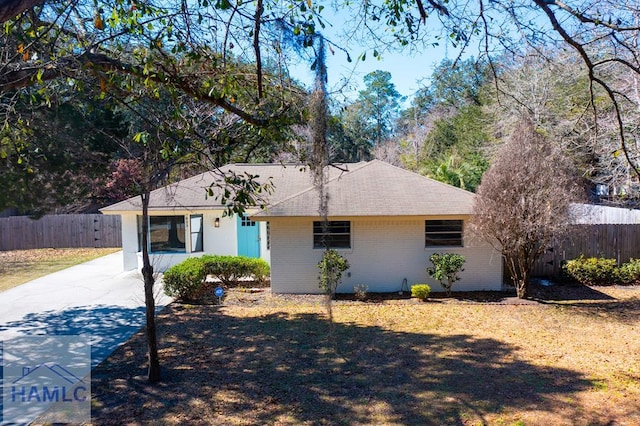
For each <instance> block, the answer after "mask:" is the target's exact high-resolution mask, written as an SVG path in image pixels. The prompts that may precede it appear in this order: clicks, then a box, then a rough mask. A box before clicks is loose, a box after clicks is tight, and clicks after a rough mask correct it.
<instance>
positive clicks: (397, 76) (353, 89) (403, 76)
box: [292, 12, 458, 100]
mask: <svg viewBox="0 0 640 426" xmlns="http://www.w3.org/2000/svg"><path fill="white" fill-rule="evenodd" d="M323 15H325V17H326V18H327V22H330V23H331V26H329V25H328V26H327V27H326V28H325V29H324V30H322V32H323V33H324V34H325V35H326V36H327V37H328V38H329V39H331V40H332V41H334V42H337V43H342V42H341V41H340V40H341V37H340V36H339V32H340V31H343V30H344V28H345V25H349V24H348V23H346V24H345V19H347V20H348V19H349V17H348V16H345V14H344V13H341V12H339V13H337V14H331V13H324V12H323ZM345 48H347V46H345ZM334 50H335V53H334V54H331V52H329V51H328V50H327V71H328V79H329V84H328V89H329V90H330V91H331V92H333V93H334V95H336V92H337V91H339V90H341V93H343V94H344V95H345V96H347V97H348V98H350V99H355V97H357V94H358V91H359V90H362V89H363V88H364V84H363V81H362V80H363V78H364V76H365V75H367V74H368V73H370V72H372V71H376V70H382V71H388V72H389V73H391V77H392V82H393V83H394V85H395V87H396V90H397V91H398V92H399V93H400V94H401V95H403V96H406V97H407V98H408V100H409V99H410V98H411V96H412V95H413V94H414V93H415V92H416V90H418V89H419V88H420V87H422V86H424V85H425V84H426V82H427V80H428V78H429V77H430V76H431V74H432V72H433V68H434V66H435V65H437V64H438V63H440V62H441V61H442V60H443V59H445V58H447V57H448V58H450V59H455V58H456V56H457V54H458V50H457V49H454V48H452V47H447V46H445V45H443V44H441V45H439V46H435V47H431V46H428V47H424V48H422V49H420V50H419V51H418V52H409V50H408V49H407V50H405V51H392V52H389V51H388V52H382V55H381V58H380V59H378V58H375V57H374V56H373V54H372V53H373V48H372V47H371V46H367V45H362V44H357V43H355V44H354V43H352V44H351V45H350V46H348V51H349V54H350V56H351V58H352V59H353V62H348V61H347V55H346V53H345V52H343V51H340V50H337V49H334ZM363 52H366V53H367V59H366V60H365V61H358V60H357V58H358V57H359V56H360V55H361V54H362V53H363ZM310 66H311V63H299V64H298V65H296V66H295V67H293V68H292V73H293V74H294V75H295V76H296V77H297V78H298V79H300V80H301V81H302V82H303V83H305V84H307V85H309V86H310V87H311V85H312V82H313V71H311V69H310ZM345 80H348V85H347V86H345V85H344V82H345ZM420 81H422V84H420ZM337 98H338V99H340V96H337Z"/></svg>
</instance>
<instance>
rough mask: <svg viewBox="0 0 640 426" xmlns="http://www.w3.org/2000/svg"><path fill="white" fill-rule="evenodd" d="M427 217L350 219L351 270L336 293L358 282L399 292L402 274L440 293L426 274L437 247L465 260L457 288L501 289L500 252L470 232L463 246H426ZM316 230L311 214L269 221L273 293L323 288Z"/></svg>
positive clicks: (372, 288) (375, 289)
mask: <svg viewBox="0 0 640 426" xmlns="http://www.w3.org/2000/svg"><path fill="white" fill-rule="evenodd" d="M348 219H349V218H335V220H348ZM425 219H426V218H424V217H422V218H393V217H388V218H351V238H352V244H351V249H348V250H340V253H341V254H342V255H343V256H344V257H346V258H347V259H348V260H349V263H350V264H351V268H350V269H349V270H348V271H347V273H345V275H344V276H343V281H342V284H341V285H340V286H339V287H338V292H352V291H353V287H354V286H355V285H358V284H364V285H366V286H367V287H368V291H369V292H390V291H399V290H400V289H401V286H402V281H403V279H404V278H406V279H407V282H408V285H409V287H410V286H411V285H412V284H417V283H427V284H429V285H430V286H431V288H432V290H433V291H442V288H441V286H440V284H439V283H437V282H436V281H434V280H432V279H431V278H430V277H429V276H428V274H427V272H426V268H427V266H430V265H431V263H430V262H429V256H430V255H431V254H432V253H434V252H436V251H439V252H450V253H459V254H461V255H463V256H465V258H466V259H467V261H466V263H465V270H464V271H463V272H462V273H461V274H460V276H461V280H460V281H458V282H457V283H456V284H454V290H457V291H470V290H501V289H502V260H501V257H500V254H499V253H498V252H496V251H494V250H493V249H492V248H491V246H489V245H487V244H485V243H483V242H482V241H479V240H477V239H475V240H474V239H473V238H472V237H471V236H470V235H468V232H467V231H466V230H465V247H462V248H459V247H452V248H439V249H436V250H433V249H425V247H424V238H425V237H424V221H425ZM430 219H443V218H435V217H434V218H430ZM446 219H461V218H460V217H456V218H450V217H447V218H446ZM312 229H313V219H312V218H300V219H295V218H287V219H284V220H283V219H271V286H272V290H273V291H274V292H275V293H318V292H319V289H318V284H317V282H318V278H317V277H318V268H317V264H318V262H319V261H320V259H321V257H322V250H317V249H313V231H312ZM349 275H350V276H349Z"/></svg>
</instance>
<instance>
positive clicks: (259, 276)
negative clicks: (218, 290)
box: [201, 255, 270, 287]
mask: <svg viewBox="0 0 640 426" xmlns="http://www.w3.org/2000/svg"><path fill="white" fill-rule="evenodd" d="M201 259H202V263H203V265H204V271H205V273H206V275H211V276H213V277H214V278H217V279H219V280H220V281H221V282H222V284H223V285H224V286H226V287H237V285H238V282H239V280H240V278H243V277H251V278H253V279H254V280H255V281H256V282H259V283H264V282H265V281H266V279H267V277H268V276H269V273H270V268H269V264H268V263H267V262H266V261H264V260H263V259H258V258H253V257H245V256H219V255H205V256H202V257H201Z"/></svg>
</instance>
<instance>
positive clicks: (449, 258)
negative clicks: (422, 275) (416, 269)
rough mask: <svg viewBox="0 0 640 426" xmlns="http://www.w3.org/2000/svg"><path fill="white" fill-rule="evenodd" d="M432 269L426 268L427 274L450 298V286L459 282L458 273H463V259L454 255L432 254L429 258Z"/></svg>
mask: <svg viewBox="0 0 640 426" xmlns="http://www.w3.org/2000/svg"><path fill="white" fill-rule="evenodd" d="M429 260H430V261H431V263H433V267H429V268H427V273H428V274H429V275H431V276H432V277H433V278H435V279H436V280H438V281H440V285H441V286H442V287H443V288H444V289H445V290H446V291H447V294H448V295H449V296H451V286H452V285H453V283H454V282H456V281H458V280H460V277H458V273H459V272H462V271H464V269H462V265H464V262H465V258H464V256H462V255H459V254H456V253H443V254H440V253H434V254H432V255H431V256H430V257H429Z"/></svg>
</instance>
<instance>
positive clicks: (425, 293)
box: [411, 284, 431, 300]
mask: <svg viewBox="0 0 640 426" xmlns="http://www.w3.org/2000/svg"><path fill="white" fill-rule="evenodd" d="M429 293H431V287H429V284H414V285H412V286H411V297H417V298H418V299H420V300H427V298H428V297H429Z"/></svg>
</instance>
